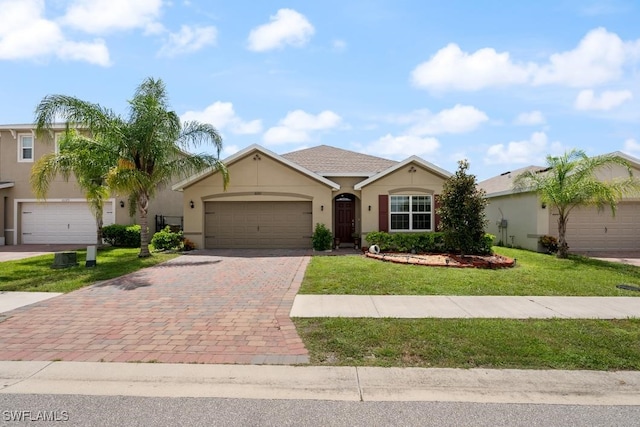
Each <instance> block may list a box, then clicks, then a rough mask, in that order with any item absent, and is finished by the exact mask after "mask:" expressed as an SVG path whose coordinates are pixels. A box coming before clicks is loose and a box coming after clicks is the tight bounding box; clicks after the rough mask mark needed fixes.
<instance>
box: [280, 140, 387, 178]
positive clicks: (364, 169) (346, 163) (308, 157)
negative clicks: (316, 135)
mask: <svg viewBox="0 0 640 427" xmlns="http://www.w3.org/2000/svg"><path fill="white" fill-rule="evenodd" d="M282 157H284V158H285V159H287V160H289V161H292V162H294V163H297V164H299V165H300V166H302V167H304V168H306V169H309V170H310V171H313V172H315V173H318V174H342V173H348V174H354V173H358V174H360V173H362V174H363V175H364V176H370V175H373V174H375V173H378V172H381V171H383V170H385V169H387V168H390V167H391V166H393V165H395V164H396V163H398V162H396V161H394V160H388V159H383V158H381V157H375V156H370V155H368V154H362V153H356V152H355V151H349V150H344V149H342V148H336V147H330V146H328V145H319V146H317V147H312V148H306V149H303V150H298V151H292V152H291V153H286V154H283V155H282Z"/></svg>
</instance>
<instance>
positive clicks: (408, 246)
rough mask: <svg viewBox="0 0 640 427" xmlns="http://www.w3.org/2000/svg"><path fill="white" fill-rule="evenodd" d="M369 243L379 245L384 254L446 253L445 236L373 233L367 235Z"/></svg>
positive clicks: (436, 234)
mask: <svg viewBox="0 0 640 427" xmlns="http://www.w3.org/2000/svg"><path fill="white" fill-rule="evenodd" d="M367 243H368V244H369V245H378V247H380V250H381V251H382V252H411V251H415V252H418V253H437V252H445V251H446V248H445V246H444V235H443V233H440V232H432V233H394V234H390V233H387V232H384V231H372V232H370V233H367Z"/></svg>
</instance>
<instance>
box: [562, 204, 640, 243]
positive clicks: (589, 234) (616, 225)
mask: <svg viewBox="0 0 640 427" xmlns="http://www.w3.org/2000/svg"><path fill="white" fill-rule="evenodd" d="M557 221H558V217H557V215H553V214H552V215H551V222H550V227H551V230H552V231H553V235H554V236H557V234H558V231H557V228H558V225H557V224H558V223H557ZM567 243H568V244H569V250H570V251H574V252H587V251H606V250H608V251H616V250H620V251H622V250H625V251H627V250H630V251H637V250H640V203H638V202H622V203H620V204H618V208H617V210H616V216H615V217H612V216H611V209H609V208H607V209H605V210H604V211H601V212H598V210H597V209H596V208H595V207H588V208H576V209H574V210H572V211H571V213H570V214H569V222H568V223H567Z"/></svg>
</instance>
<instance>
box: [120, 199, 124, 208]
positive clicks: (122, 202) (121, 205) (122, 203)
mask: <svg viewBox="0 0 640 427" xmlns="http://www.w3.org/2000/svg"><path fill="white" fill-rule="evenodd" d="M120 207H121V208H124V200H120Z"/></svg>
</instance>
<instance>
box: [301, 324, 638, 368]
mask: <svg viewBox="0 0 640 427" xmlns="http://www.w3.org/2000/svg"><path fill="white" fill-rule="evenodd" d="M294 322H295V325H296V329H297V330H298V333H299V334H300V336H301V337H302V339H303V341H304V343H305V345H306V346H307V349H308V350H309V353H310V357H311V363H312V364H315V365H334V366H335V365H338V366H398V367H408V366H412V367H438V368H496V369H589V370H640V319H633V320H566V319H562V320H561V319H543V320H537V319H536V320H533V319H532V320H505V319H352V318H323V319H301V318H297V319H294Z"/></svg>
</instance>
